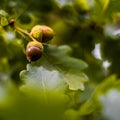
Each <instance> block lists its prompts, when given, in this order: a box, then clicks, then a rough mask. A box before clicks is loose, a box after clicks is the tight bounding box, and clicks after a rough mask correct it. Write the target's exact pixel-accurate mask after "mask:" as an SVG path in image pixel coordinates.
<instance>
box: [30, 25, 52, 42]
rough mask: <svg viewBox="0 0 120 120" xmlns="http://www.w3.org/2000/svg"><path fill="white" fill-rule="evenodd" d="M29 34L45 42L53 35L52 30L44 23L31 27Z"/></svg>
mask: <svg viewBox="0 0 120 120" xmlns="http://www.w3.org/2000/svg"><path fill="white" fill-rule="evenodd" d="M30 35H31V36H32V37H33V38H35V39H36V40H38V41H40V42H43V43H45V42H47V41H49V40H51V39H52V38H53V37H54V31H53V29H52V28H50V27H48V26H46V25H36V26H34V27H33V28H32V30H31V32H30Z"/></svg>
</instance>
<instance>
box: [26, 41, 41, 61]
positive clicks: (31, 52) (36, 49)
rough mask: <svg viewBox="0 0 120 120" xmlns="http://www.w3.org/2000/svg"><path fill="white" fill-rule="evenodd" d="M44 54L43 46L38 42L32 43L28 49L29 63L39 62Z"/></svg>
mask: <svg viewBox="0 0 120 120" xmlns="http://www.w3.org/2000/svg"><path fill="white" fill-rule="evenodd" d="M42 53H43V45H42V43H40V42H37V41H31V42H29V43H28V44H27V47H26V57H27V60H28V61H29V62H31V61H36V60H38V59H39V58H40V57H41V55H42Z"/></svg>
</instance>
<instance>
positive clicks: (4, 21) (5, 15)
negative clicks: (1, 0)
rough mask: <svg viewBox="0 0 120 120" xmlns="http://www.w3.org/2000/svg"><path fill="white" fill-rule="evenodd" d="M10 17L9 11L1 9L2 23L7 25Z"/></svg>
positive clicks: (0, 18)
mask: <svg viewBox="0 0 120 120" xmlns="http://www.w3.org/2000/svg"><path fill="white" fill-rule="evenodd" d="M8 18H9V15H8V13H7V12H5V11H4V10H0V24H1V25H2V26H6V25H8V24H9V21H8Z"/></svg>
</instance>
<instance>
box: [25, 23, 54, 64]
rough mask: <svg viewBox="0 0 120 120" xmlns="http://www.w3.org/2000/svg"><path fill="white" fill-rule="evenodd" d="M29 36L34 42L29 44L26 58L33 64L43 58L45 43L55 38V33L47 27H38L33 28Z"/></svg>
mask: <svg viewBox="0 0 120 120" xmlns="http://www.w3.org/2000/svg"><path fill="white" fill-rule="evenodd" d="M29 36H30V37H31V38H32V40H33V41H30V42H28V44H27V46H26V57H27V60H28V61H29V62H31V61H36V60H38V59H39V58H40V57H41V55H42V53H43V50H44V47H43V43H46V42H48V41H49V40H51V39H52V38H53V37H54V31H53V29H52V28H50V27H48V26H46V25H36V26H34V27H33V28H32V30H31V32H30V34H29Z"/></svg>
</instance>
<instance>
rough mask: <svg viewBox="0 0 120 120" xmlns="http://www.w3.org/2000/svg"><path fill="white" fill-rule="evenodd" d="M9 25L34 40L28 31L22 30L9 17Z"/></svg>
mask: <svg viewBox="0 0 120 120" xmlns="http://www.w3.org/2000/svg"><path fill="white" fill-rule="evenodd" d="M9 25H10V26H11V27H12V28H14V29H15V30H16V31H17V32H19V33H22V34H24V35H26V36H28V37H29V38H30V39H32V40H33V41H36V39H34V38H33V37H32V36H31V35H30V33H29V32H27V31H26V30H24V29H22V28H20V27H18V26H16V25H15V21H14V19H11V20H10V22H9Z"/></svg>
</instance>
